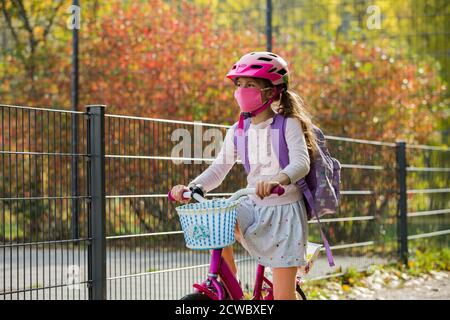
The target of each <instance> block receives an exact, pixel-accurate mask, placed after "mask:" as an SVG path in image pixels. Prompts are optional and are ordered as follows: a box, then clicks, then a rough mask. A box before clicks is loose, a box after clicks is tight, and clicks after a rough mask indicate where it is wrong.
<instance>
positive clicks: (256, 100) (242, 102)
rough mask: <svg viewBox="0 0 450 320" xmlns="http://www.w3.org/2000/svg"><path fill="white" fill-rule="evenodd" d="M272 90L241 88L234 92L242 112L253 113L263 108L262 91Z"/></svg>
mask: <svg viewBox="0 0 450 320" xmlns="http://www.w3.org/2000/svg"><path fill="white" fill-rule="evenodd" d="M267 89H271V88H264V89H258V88H242V87H239V88H237V89H236V91H234V98H235V99H236V101H237V103H238V104H239V107H240V108H241V111H242V112H252V111H255V110H256V109H258V108H259V107H261V106H262V104H263V102H262V100H261V91H262V90H267Z"/></svg>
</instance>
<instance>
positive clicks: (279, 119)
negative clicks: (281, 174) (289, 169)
mask: <svg viewBox="0 0 450 320" xmlns="http://www.w3.org/2000/svg"><path fill="white" fill-rule="evenodd" d="M286 121H287V118H286V117H284V116H282V115H281V114H276V115H275V116H274V120H273V122H272V127H271V128H272V132H271V139H272V147H273V149H274V151H275V154H276V155H277V158H278V161H279V162H280V166H281V168H282V169H284V168H285V167H286V166H287V165H288V164H289V149H288V146H287V142H286V135H285V132H286Z"/></svg>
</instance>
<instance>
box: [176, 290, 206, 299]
mask: <svg viewBox="0 0 450 320" xmlns="http://www.w3.org/2000/svg"><path fill="white" fill-rule="evenodd" d="M180 300H212V299H211V298H210V297H208V296H207V295H206V294H203V293H200V292H196V293H190V294H187V295H185V296H184V297H183V298H181V299H180Z"/></svg>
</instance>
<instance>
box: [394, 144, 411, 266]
mask: <svg viewBox="0 0 450 320" xmlns="http://www.w3.org/2000/svg"><path fill="white" fill-rule="evenodd" d="M395 150H396V159H397V185H398V191H397V192H398V203H397V232H398V233H397V239H398V240H397V241H398V255H399V258H400V261H401V262H403V263H404V264H405V265H408V216H407V212H408V210H407V208H408V207H407V193H406V166H407V164H406V142H405V141H396V146H395Z"/></svg>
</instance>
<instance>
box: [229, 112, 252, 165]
mask: <svg viewBox="0 0 450 320" xmlns="http://www.w3.org/2000/svg"><path fill="white" fill-rule="evenodd" d="M237 124H238V123H235V124H234V126H233V127H234V137H233V141H234V146H235V147H236V151H237V154H238V155H239V158H241V160H242V165H243V166H244V169H245V172H247V173H249V172H250V163H249V161H248V151H247V149H248V128H249V127H250V118H247V119H245V120H244V134H243V135H241V136H240V135H238V134H237V130H236V129H237Z"/></svg>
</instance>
